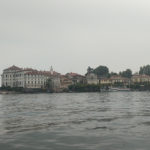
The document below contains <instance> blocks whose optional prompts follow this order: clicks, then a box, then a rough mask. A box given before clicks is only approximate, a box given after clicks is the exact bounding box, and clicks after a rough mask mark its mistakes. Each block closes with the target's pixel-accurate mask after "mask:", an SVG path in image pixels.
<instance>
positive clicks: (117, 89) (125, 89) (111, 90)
mask: <svg viewBox="0 0 150 150" xmlns="http://www.w3.org/2000/svg"><path fill="white" fill-rule="evenodd" d="M108 91H109V92H117V91H125V92H128V91H131V90H130V88H109V90H108Z"/></svg>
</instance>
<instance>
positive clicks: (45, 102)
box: [0, 92, 150, 150]
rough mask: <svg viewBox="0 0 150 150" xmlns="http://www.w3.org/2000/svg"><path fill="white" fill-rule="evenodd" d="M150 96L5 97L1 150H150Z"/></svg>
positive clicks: (0, 109) (0, 99) (0, 106)
mask: <svg viewBox="0 0 150 150" xmlns="http://www.w3.org/2000/svg"><path fill="white" fill-rule="evenodd" d="M149 149H150V92H110V93H68V94H26V95H24V94H19V95H0V150H149Z"/></svg>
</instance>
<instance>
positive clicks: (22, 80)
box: [1, 66, 60, 89]
mask: <svg viewBox="0 0 150 150" xmlns="http://www.w3.org/2000/svg"><path fill="white" fill-rule="evenodd" d="M1 77H2V82H1V84H2V86H5V87H8V86H9V87H23V88H35V89H36V88H44V87H45V86H46V82H47V80H48V79H51V80H52V82H53V86H54V88H59V87H60V73H57V72H55V71H53V69H52V67H51V69H50V71H38V70H35V69H32V68H19V67H17V66H11V67H9V68H7V69H5V70H3V74H2V75H1Z"/></svg>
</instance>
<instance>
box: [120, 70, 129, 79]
mask: <svg viewBox="0 0 150 150" xmlns="http://www.w3.org/2000/svg"><path fill="white" fill-rule="evenodd" d="M119 74H120V75H121V76H122V77H126V78H131V77H132V70H131V69H127V70H125V71H123V72H120V73H119Z"/></svg>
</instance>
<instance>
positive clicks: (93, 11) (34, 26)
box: [0, 0, 150, 74]
mask: <svg viewBox="0 0 150 150" xmlns="http://www.w3.org/2000/svg"><path fill="white" fill-rule="evenodd" d="M146 64H150V1H149V0H0V73H2V70H3V69H4V68H7V67H9V66H11V65H17V66H20V67H33V68H36V69H40V70H44V69H45V70H48V69H49V68H50V66H51V65H52V66H53V68H54V69H55V70H56V71H58V72H61V73H66V72H78V73H81V74H84V73H85V72H86V69H87V67H88V66H91V67H96V66H99V65H106V66H108V67H109V69H110V70H111V71H116V72H118V71H120V70H125V69H127V68H131V69H132V70H134V71H136V70H138V69H139V67H140V66H141V65H146Z"/></svg>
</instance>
